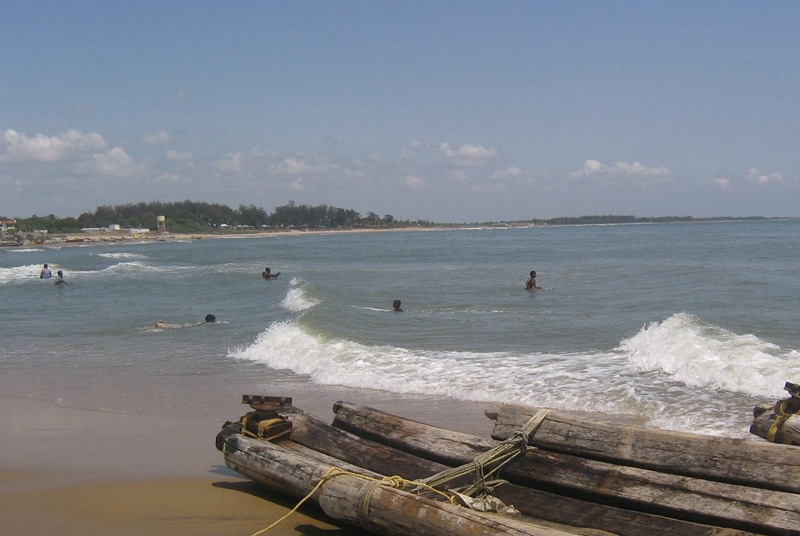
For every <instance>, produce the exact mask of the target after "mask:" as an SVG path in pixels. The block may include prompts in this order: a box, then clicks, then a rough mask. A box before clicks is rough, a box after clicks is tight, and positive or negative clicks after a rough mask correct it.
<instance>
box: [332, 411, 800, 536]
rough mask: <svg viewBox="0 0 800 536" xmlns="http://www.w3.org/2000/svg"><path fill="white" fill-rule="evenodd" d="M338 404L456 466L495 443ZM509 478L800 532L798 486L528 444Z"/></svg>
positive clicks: (362, 422) (648, 507)
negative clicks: (787, 488) (630, 463)
mask: <svg viewBox="0 0 800 536" xmlns="http://www.w3.org/2000/svg"><path fill="white" fill-rule="evenodd" d="M334 411H335V412H336V417H335V418H334V423H333V424H334V426H337V427H340V428H343V429H346V430H349V431H351V432H353V433H356V434H359V435H363V436H364V437H368V438H370V439H373V440H377V441H382V442H385V443H387V444H389V445H392V446H393V447H396V448H399V449H403V450H408V451H409V452H413V453H415V454H417V455H418V456H421V457H426V458H429V459H435V460H438V461H442V462H444V463H448V464H451V465H455V464H461V463H468V462H469V461H470V460H472V459H473V458H474V457H475V456H476V455H477V454H480V453H481V452H483V451H484V450H486V449H487V447H489V446H490V444H489V443H490V442H488V441H487V440H482V439H479V438H472V437H471V436H468V435H465V434H459V433H455V432H451V431H448V430H443V429H439V428H436V427H432V426H429V425H425V424H422V423H417V422H414V421H410V420H406V419H402V418H399V417H396V416H392V415H389V414H386V413H383V412H380V411H378V410H374V409H371V408H365V407H360V406H356V405H354V404H349V403H344V402H339V403H337V404H336V405H335V406H334ZM547 420H548V419H545V421H544V422H545V423H546V422H547ZM542 426H544V423H543V424H542ZM540 430H541V428H540ZM539 433H540V431H537V432H536V436H538V434H539ZM504 478H506V479H508V480H509V481H511V482H514V483H516V484H521V485H523V486H526V487H530V488H535V489H540V490H546V491H551V492H555V493H559V494H562V495H564V496H568V497H573V498H581V499H585V500H591V501H597V502H600V503H604V504H610V505H615V506H619V507H623V508H627V509H631V510H636V511H641V512H648V513H651V514H656V515H666V516H670V517H674V518H676V519H682V520H686V521H693V522H697V523H705V524H712V525H717V526H720V527H729V528H736V529H741V530H748V531H753V532H758V533H762V534H800V496H798V495H796V494H793V493H785V492H780V491H775V490H764V489H758V488H751V487H747V486H741V485H733V484H727V483H722V482H715V481H708V480H703V479H697V478H688V477H685V476H680V475H673V474H669V473H660V472H656V471H651V470H646V469H640V468H635V467H625V466H620V465H614V464H610V463H607V462H599V461H596V460H591V459H586V458H581V457H578V456H574V455H566V454H561V453H555V452H545V451H542V450H531V451H528V452H527V453H526V454H525V457H524V458H523V459H519V460H517V461H515V462H514V464H513V465H512V466H511V467H509V468H508V469H507V470H506V472H505V473H504ZM501 489H502V487H501V488H498V492H499V491H500V490H501Z"/></svg>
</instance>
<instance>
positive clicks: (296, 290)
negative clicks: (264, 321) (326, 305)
mask: <svg viewBox="0 0 800 536" xmlns="http://www.w3.org/2000/svg"><path fill="white" fill-rule="evenodd" d="M289 285H290V286H291V288H290V289H289V290H288V291H287V292H286V296H285V297H284V298H283V301H281V307H283V308H284V309H286V310H287V311H291V312H293V313H301V312H303V311H306V310H308V309H311V308H312V307H314V306H315V305H318V304H319V300H316V299H314V298H312V297H310V296H309V295H308V293H307V292H306V286H307V285H306V284H305V283H303V282H302V281H300V280H298V279H297V278H292V280H291V281H290V282H289Z"/></svg>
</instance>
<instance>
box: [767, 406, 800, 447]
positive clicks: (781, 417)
mask: <svg viewBox="0 0 800 536" xmlns="http://www.w3.org/2000/svg"><path fill="white" fill-rule="evenodd" d="M787 409H792V408H790V406H789V404H788V400H778V402H776V403H775V409H774V412H775V421H774V422H773V423H772V426H770V427H769V430H768V431H767V441H769V442H771V443H778V441H776V438H777V436H778V432H779V431H781V429H782V428H783V425H784V423H785V422H786V421H787V420H788V419H789V417H791V416H792V415H796V414H797V412H794V411H792V412H787V411H786V410H787ZM780 443H783V444H784V445H791V444H792V438H790V437H783V438H781V441H780Z"/></svg>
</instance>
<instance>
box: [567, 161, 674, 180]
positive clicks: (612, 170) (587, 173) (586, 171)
mask: <svg viewBox="0 0 800 536" xmlns="http://www.w3.org/2000/svg"><path fill="white" fill-rule="evenodd" d="M669 175H670V170H669V169H668V168H666V167H647V166H644V165H642V164H640V163H639V162H630V163H629V162H617V163H616V164H614V165H613V166H607V165H605V164H603V163H602V162H598V161H597V160H592V159H589V160H587V161H586V162H584V163H583V169H581V170H580V171H576V172H575V173H570V175H569V176H570V178H572V179H580V178H584V177H592V176H602V177H667V176H669Z"/></svg>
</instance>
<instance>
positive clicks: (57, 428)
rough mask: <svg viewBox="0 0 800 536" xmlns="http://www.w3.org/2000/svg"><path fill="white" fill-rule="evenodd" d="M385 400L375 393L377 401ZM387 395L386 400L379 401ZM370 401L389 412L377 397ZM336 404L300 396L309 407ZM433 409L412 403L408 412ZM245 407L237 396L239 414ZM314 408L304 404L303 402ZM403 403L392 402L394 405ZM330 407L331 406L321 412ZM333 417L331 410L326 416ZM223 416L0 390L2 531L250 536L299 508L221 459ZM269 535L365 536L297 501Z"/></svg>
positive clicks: (434, 410)
mask: <svg viewBox="0 0 800 536" xmlns="http://www.w3.org/2000/svg"><path fill="white" fill-rule="evenodd" d="M380 398H382V397H380ZM386 399H387V400H386V402H389V397H386ZM371 402H374V404H373V405H376V406H380V407H381V408H382V409H386V405H384V404H382V403H381V402H380V400H373V401H371ZM332 403H333V400H322V399H319V398H315V399H313V400H306V402H305V405H306V406H309V405H310V406H311V408H310V409H311V410H312V411H313V412H315V413H316V414H319V413H320V412H324V409H323V408H325V407H328V408H329V407H330V406H331V405H332ZM428 406H429V404H428V403H427V402H425V401H420V402H419V403H418V404H411V405H409V406H407V407H406V408H405V411H402V408H399V409H401V411H395V412H397V413H404V412H405V413H406V415H407V416H409V415H413V414H417V415H419V414H420V411H422V410H423V408H425V407H428ZM247 409H248V408H247V406H242V405H239V404H238V401H233V403H232V404H231V407H230V408H225V409H221V413H222V412H224V411H234V412H240V413H232V414H231V415H229V416H228V418H230V419H234V418H237V417H238V416H240V415H241V414H243V413H244V412H245V411H246V410H247ZM304 409H309V408H307V407H306V408H304ZM395 409H398V408H395ZM428 411H429V412H431V416H432V418H431V419H426V420H428V421H429V422H430V421H434V422H438V424H440V425H445V424H446V423H447V422H449V421H451V420H456V421H460V422H461V423H462V426H464V427H466V428H465V429H467V430H469V429H470V428H472V430H473V431H476V430H475V426H476V424H478V425H482V426H481V428H484V429H488V420H486V419H485V417H484V418H483V420H482V421H481V417H482V414H481V413H482V411H481V409H480V408H479V407H478V406H477V405H474V404H464V403H458V402H447V401H445V402H441V403H440V404H434V405H433V407H429V408H428ZM328 413H329V414H330V412H328ZM322 417H323V418H324V419H326V420H329V415H327V414H326V415H323V416H322ZM223 419H224V418H214V417H213V416H190V417H183V416H159V417H155V416H149V415H131V414H113V413H106V412H101V411H93V410H85V409H73V408H65V407H62V406H58V405H56V404H54V403H52V402H50V401H44V400H32V399H28V398H20V397H9V396H1V395H0V429H2V430H3V433H2V434H0V519H3V521H4V531H5V533H7V534H19V535H22V534H60V535H61V536H94V535H97V536H100V535H107V534H115V535H138V534H147V535H152V536H160V535H164V536H167V535H170V536H176V535H177V536H180V535H190V534H191V535H195V536H196V535H206V534H207V535H218V536H219V535H222V536H226V535H230V536H234V535H235V536H242V535H244V536H247V535H250V534H254V533H256V532H258V531H259V530H261V529H263V528H265V527H267V526H269V525H270V524H271V523H272V522H274V521H275V520H277V519H279V518H280V517H281V516H283V515H284V514H285V513H286V512H288V511H289V510H291V509H292V508H293V507H294V506H295V501H294V500H293V499H291V498H287V497H283V496H278V495H274V494H271V493H270V492H268V491H266V490H265V489H264V488H263V487H261V486H260V485H258V484H257V483H254V482H252V481H250V480H248V479H246V478H244V477H242V476H240V475H238V474H237V473H234V472H232V471H230V470H229V469H228V468H227V467H225V466H224V464H223V459H222V455H221V453H219V452H218V451H217V450H216V448H215V447H214V437H215V435H216V433H217V432H218V431H219V429H220V427H221V424H222V422H223ZM269 534H276V535H287V536H288V535H297V534H302V535H306V536H313V535H321V534H327V535H336V534H342V535H344V534H366V533H365V532H362V531H360V530H358V529H356V528H354V527H349V526H344V527H342V526H340V525H336V524H335V523H333V522H331V521H330V520H328V519H326V517H325V515H324V514H323V513H322V512H320V511H319V510H317V509H316V508H314V507H311V506H303V507H301V509H300V510H299V511H298V512H296V513H295V514H293V515H292V516H291V517H290V518H289V519H287V520H286V521H284V522H282V523H281V524H280V525H278V526H277V527H275V528H273V529H272V530H270V531H269Z"/></svg>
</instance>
